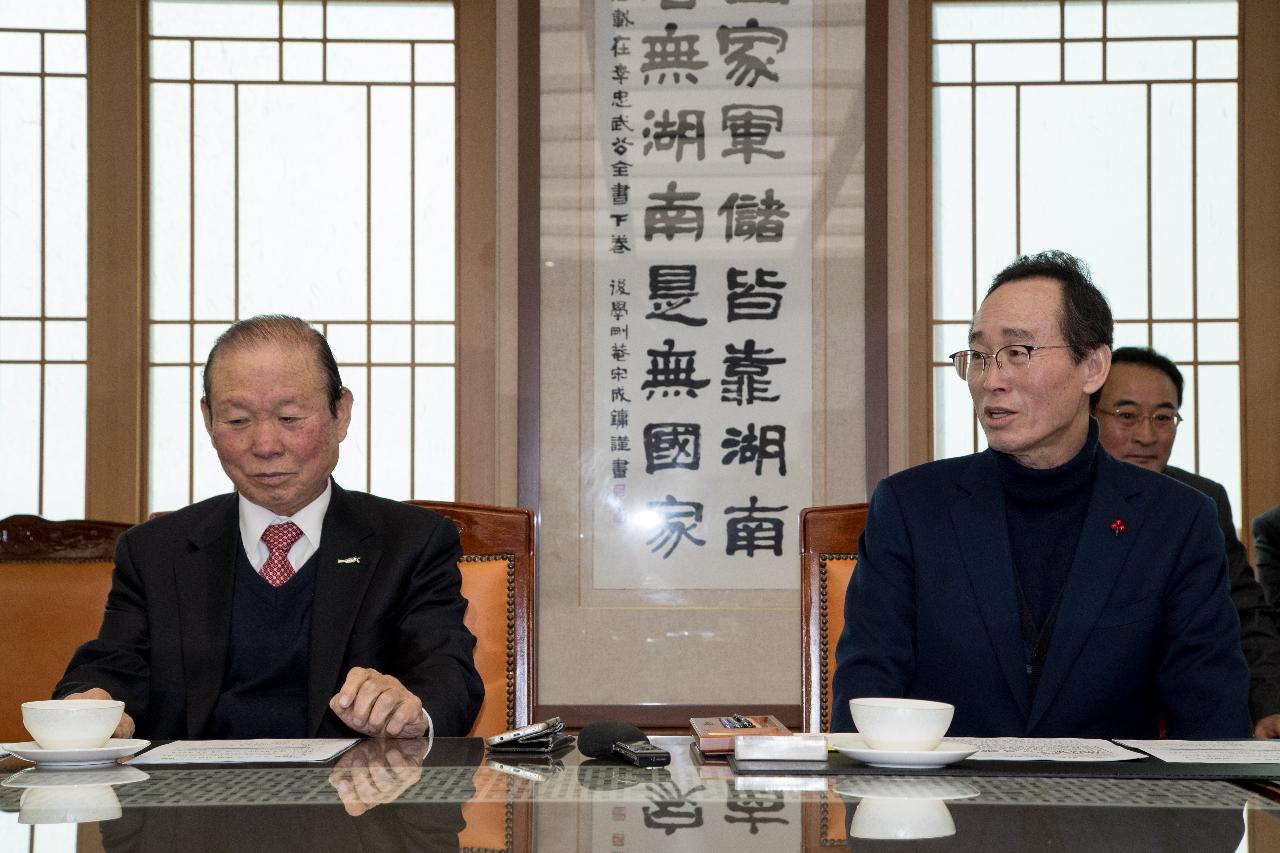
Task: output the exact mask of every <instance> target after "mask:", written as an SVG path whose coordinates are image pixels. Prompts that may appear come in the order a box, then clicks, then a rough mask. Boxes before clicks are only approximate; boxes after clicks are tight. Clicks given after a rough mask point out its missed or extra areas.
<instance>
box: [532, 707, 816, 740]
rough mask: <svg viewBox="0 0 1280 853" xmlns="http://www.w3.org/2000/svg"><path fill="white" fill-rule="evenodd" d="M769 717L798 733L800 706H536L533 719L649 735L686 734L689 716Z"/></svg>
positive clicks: (573, 727)
mask: <svg viewBox="0 0 1280 853" xmlns="http://www.w3.org/2000/svg"><path fill="white" fill-rule="evenodd" d="M748 712H749V713H752V714H772V715H773V716H775V717H777V718H778V719H779V720H780V721H781V722H782V724H783V725H784V726H786V727H787V728H789V729H792V730H793V731H800V724H801V719H800V706H799V705H798V704H796V705H753V704H750V703H741V702H740V703H738V704H736V705H676V704H667V703H663V702H646V703H642V704H636V705H537V706H535V708H534V714H533V716H534V719H537V720H546V719H549V718H550V717H559V718H560V719H562V720H564V723H565V725H566V726H568V727H569V728H572V729H580V728H582V727H583V726H585V725H589V724H591V723H609V722H618V721H623V722H627V723H630V724H631V725H633V726H637V727H638V728H641V729H644V730H645V731H646V732H649V733H650V734H667V733H671V734H687V733H688V731H689V718H690V717H723V716H728V715H730V714H742V713H748Z"/></svg>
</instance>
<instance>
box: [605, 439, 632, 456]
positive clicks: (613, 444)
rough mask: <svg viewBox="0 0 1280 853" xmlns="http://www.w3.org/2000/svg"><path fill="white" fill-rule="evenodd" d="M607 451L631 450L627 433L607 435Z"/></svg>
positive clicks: (622, 451)
mask: <svg viewBox="0 0 1280 853" xmlns="http://www.w3.org/2000/svg"><path fill="white" fill-rule="evenodd" d="M609 452H610V453H630V452H631V436H629V435H611V436H609Z"/></svg>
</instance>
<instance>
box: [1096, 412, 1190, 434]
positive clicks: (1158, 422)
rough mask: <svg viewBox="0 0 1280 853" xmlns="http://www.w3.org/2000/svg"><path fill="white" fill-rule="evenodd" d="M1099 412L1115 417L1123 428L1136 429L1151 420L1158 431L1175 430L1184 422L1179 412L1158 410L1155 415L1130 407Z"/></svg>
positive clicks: (1117, 423) (1117, 424) (1154, 428)
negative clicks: (1130, 408) (1133, 409)
mask: <svg viewBox="0 0 1280 853" xmlns="http://www.w3.org/2000/svg"><path fill="white" fill-rule="evenodd" d="M1097 413H1098V414H1100V415H1106V416H1107V417H1109V418H1115V421H1116V426H1118V427H1120V428H1121V429H1123V430H1134V429H1137V428H1138V427H1139V426H1141V425H1142V422H1143V421H1150V422H1151V428H1152V429H1153V430H1155V431H1156V432H1173V431H1174V430H1175V429H1177V428H1178V424H1180V423H1182V415H1180V414H1178V413H1177V412H1156V413H1155V414H1154V415H1144V414H1141V413H1140V412H1135V411H1132V410H1129V409H1116V410H1115V411H1107V410H1106V409H1099V410H1098V412H1097Z"/></svg>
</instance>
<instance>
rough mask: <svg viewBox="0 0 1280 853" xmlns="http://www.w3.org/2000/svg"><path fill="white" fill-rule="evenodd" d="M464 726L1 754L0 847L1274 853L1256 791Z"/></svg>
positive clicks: (1272, 803) (1276, 838) (1265, 805)
mask: <svg viewBox="0 0 1280 853" xmlns="http://www.w3.org/2000/svg"><path fill="white" fill-rule="evenodd" d="M653 741H654V743H656V744H658V745H659V746H662V747H664V748H666V749H668V750H669V751H670V752H671V753H672V762H671V764H670V766H668V767H665V768H660V769H655V770H642V769H639V768H635V767H630V766H628V765H623V764H619V763H616V762H612V761H606V760H600V759H586V758H584V757H583V756H582V755H581V754H580V753H578V752H577V750H576V749H575V750H571V751H569V752H568V753H566V754H564V755H561V756H559V757H556V758H544V757H540V756H522V757H520V758H503V757H499V756H495V755H486V753H485V750H484V746H483V743H482V742H481V741H480V740H478V739H473V738H467V739H453V740H449V739H439V740H436V741H434V743H432V744H431V745H430V748H429V749H428V745H427V744H426V742H425V741H409V742H396V741H376V740H374V741H362V742H360V743H358V744H357V745H356V746H355V747H353V748H352V749H351V750H348V751H347V752H345V753H344V754H343V755H341V756H339V758H338V759H336V761H334V762H329V763H328V764H327V765H325V766H315V765H302V766H299V765H291V766H283V765H271V766H266V765H217V766H213V765H186V766H172V765H147V766H138V767H133V766H112V767H108V768H99V769H82V770H52V769H43V768H32V767H30V765H28V764H26V763H25V762H22V761H20V760H18V759H16V758H13V757H8V758H5V759H3V760H0V848H3V849H5V850H9V849H13V850H22V851H28V850H30V851H40V853H44V852H45V851H50V853H53V851H64V850H65V851H76V853H86V851H95V853H96V851H108V852H109V853H123V851H130V853H133V852H134V851H136V852H137V853H143V851H147V852H148V853H150V851H154V852H155V853H161V852H162V851H163V853H169V851H196V853H200V851H251V853H271V851H299V853H301V851H307V853H326V851H334V853H337V851H342V853H357V851H371V852H372V851H380V853H390V851H398V850H405V851H444V850H447V851H468V853H478V851H568V852H569V853H572V851H582V853H586V851H590V852H591V853H639V851H644V853H649V852H650V851H672V853H676V852H677V851H680V853H685V852H686V851H731V853H755V851H760V853H764V851H769V853H787V851H814V853H816V851H832V850H846V849H847V850H855V851H882V850H883V851H915V850H929V851H933V850H940V851H945V850H973V851H978V850H981V851H996V853H1013V851H1021V850H1037V851H1041V850H1090V851H1091V850H1115V851H1125V853H1130V851H1145V850H1152V851H1164V850H1168V851H1197V853H1203V852H1204V851H1218V850H1221V851H1228V853H1230V851H1237V850H1250V851H1263V850H1271V851H1274V850H1280V802H1278V801H1277V800H1275V799H1272V796H1273V795H1272V794H1271V793H1270V792H1268V791H1267V790H1266V786H1265V785H1261V786H1252V787H1246V786H1244V785H1240V784H1236V783H1232V782H1228V781H1205V780H1198V779H1166V780H1157V779H1141V778H1127V779H1115V778H1069V777H1062V776H1057V777H1054V776H1045V775H1039V776H1038V775H1036V772H1037V771H1036V768H1035V766H1028V767H1027V769H1026V770H1025V772H1019V773H1017V774H1015V775H996V776H991V775H982V774H978V775H974V776H965V775H946V776H938V775H930V774H927V773H912V772H909V771H903V772H901V773H888V774H877V775H827V776H798V775H792V776H786V775H778V776H771V775H750V776H747V775H735V774H734V773H733V771H732V770H731V768H730V767H729V766H728V765H725V764H700V763H699V762H697V761H696V760H695V759H694V757H693V756H692V755H691V753H690V750H689V746H688V744H689V741H688V739H687V738H680V737H655V738H653Z"/></svg>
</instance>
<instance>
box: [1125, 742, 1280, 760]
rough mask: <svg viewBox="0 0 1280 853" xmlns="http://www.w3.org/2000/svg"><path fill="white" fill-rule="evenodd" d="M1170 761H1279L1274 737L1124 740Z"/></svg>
mask: <svg viewBox="0 0 1280 853" xmlns="http://www.w3.org/2000/svg"><path fill="white" fill-rule="evenodd" d="M1120 743H1123V744H1125V745H1126V746H1131V747H1133V748H1135V749H1141V750H1142V751H1143V752H1149V753H1151V754H1152V755H1154V756H1155V757H1156V758H1158V759H1160V760H1161V761H1167V762H1169V763H1170V764H1280V742H1278V741H1274V740H1124V741H1120Z"/></svg>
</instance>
